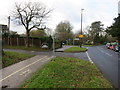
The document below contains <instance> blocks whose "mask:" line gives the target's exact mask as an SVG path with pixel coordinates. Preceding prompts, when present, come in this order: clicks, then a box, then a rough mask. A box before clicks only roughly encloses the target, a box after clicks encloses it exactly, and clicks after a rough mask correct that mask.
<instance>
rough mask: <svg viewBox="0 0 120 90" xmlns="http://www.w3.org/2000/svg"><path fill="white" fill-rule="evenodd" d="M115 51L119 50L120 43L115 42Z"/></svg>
mask: <svg viewBox="0 0 120 90" xmlns="http://www.w3.org/2000/svg"><path fill="white" fill-rule="evenodd" d="M115 51H116V52H119V51H120V44H117V45H116V46H115Z"/></svg>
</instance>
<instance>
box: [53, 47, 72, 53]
mask: <svg viewBox="0 0 120 90" xmlns="http://www.w3.org/2000/svg"><path fill="white" fill-rule="evenodd" d="M71 47H73V46H67V45H66V46H63V47H62V48H59V49H56V50H55V51H56V52H63V51H64V50H65V49H68V48H71Z"/></svg>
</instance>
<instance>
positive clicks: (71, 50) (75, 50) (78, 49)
mask: <svg viewBox="0 0 120 90" xmlns="http://www.w3.org/2000/svg"><path fill="white" fill-rule="evenodd" d="M85 51H87V49H86V48H80V47H71V48H68V49H66V50H64V52H85Z"/></svg>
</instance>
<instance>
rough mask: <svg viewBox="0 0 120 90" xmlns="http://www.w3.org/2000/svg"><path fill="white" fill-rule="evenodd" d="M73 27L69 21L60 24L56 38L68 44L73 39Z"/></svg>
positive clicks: (56, 31)
mask: <svg viewBox="0 0 120 90" xmlns="http://www.w3.org/2000/svg"><path fill="white" fill-rule="evenodd" d="M72 28H73V27H72V25H71V24H70V22H69V21H64V22H60V23H59V24H58V25H57V26H56V29H55V35H56V38H57V39H59V40H60V41H63V42H66V41H67V42H68V41H70V40H71V39H72V36H73V33H72Z"/></svg>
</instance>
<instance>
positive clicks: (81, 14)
mask: <svg viewBox="0 0 120 90" xmlns="http://www.w3.org/2000/svg"><path fill="white" fill-rule="evenodd" d="M83 10H84V9H81V31H80V34H81V35H82V34H83V33H82V18H83V16H82V13H83ZM80 47H82V37H80Z"/></svg>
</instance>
